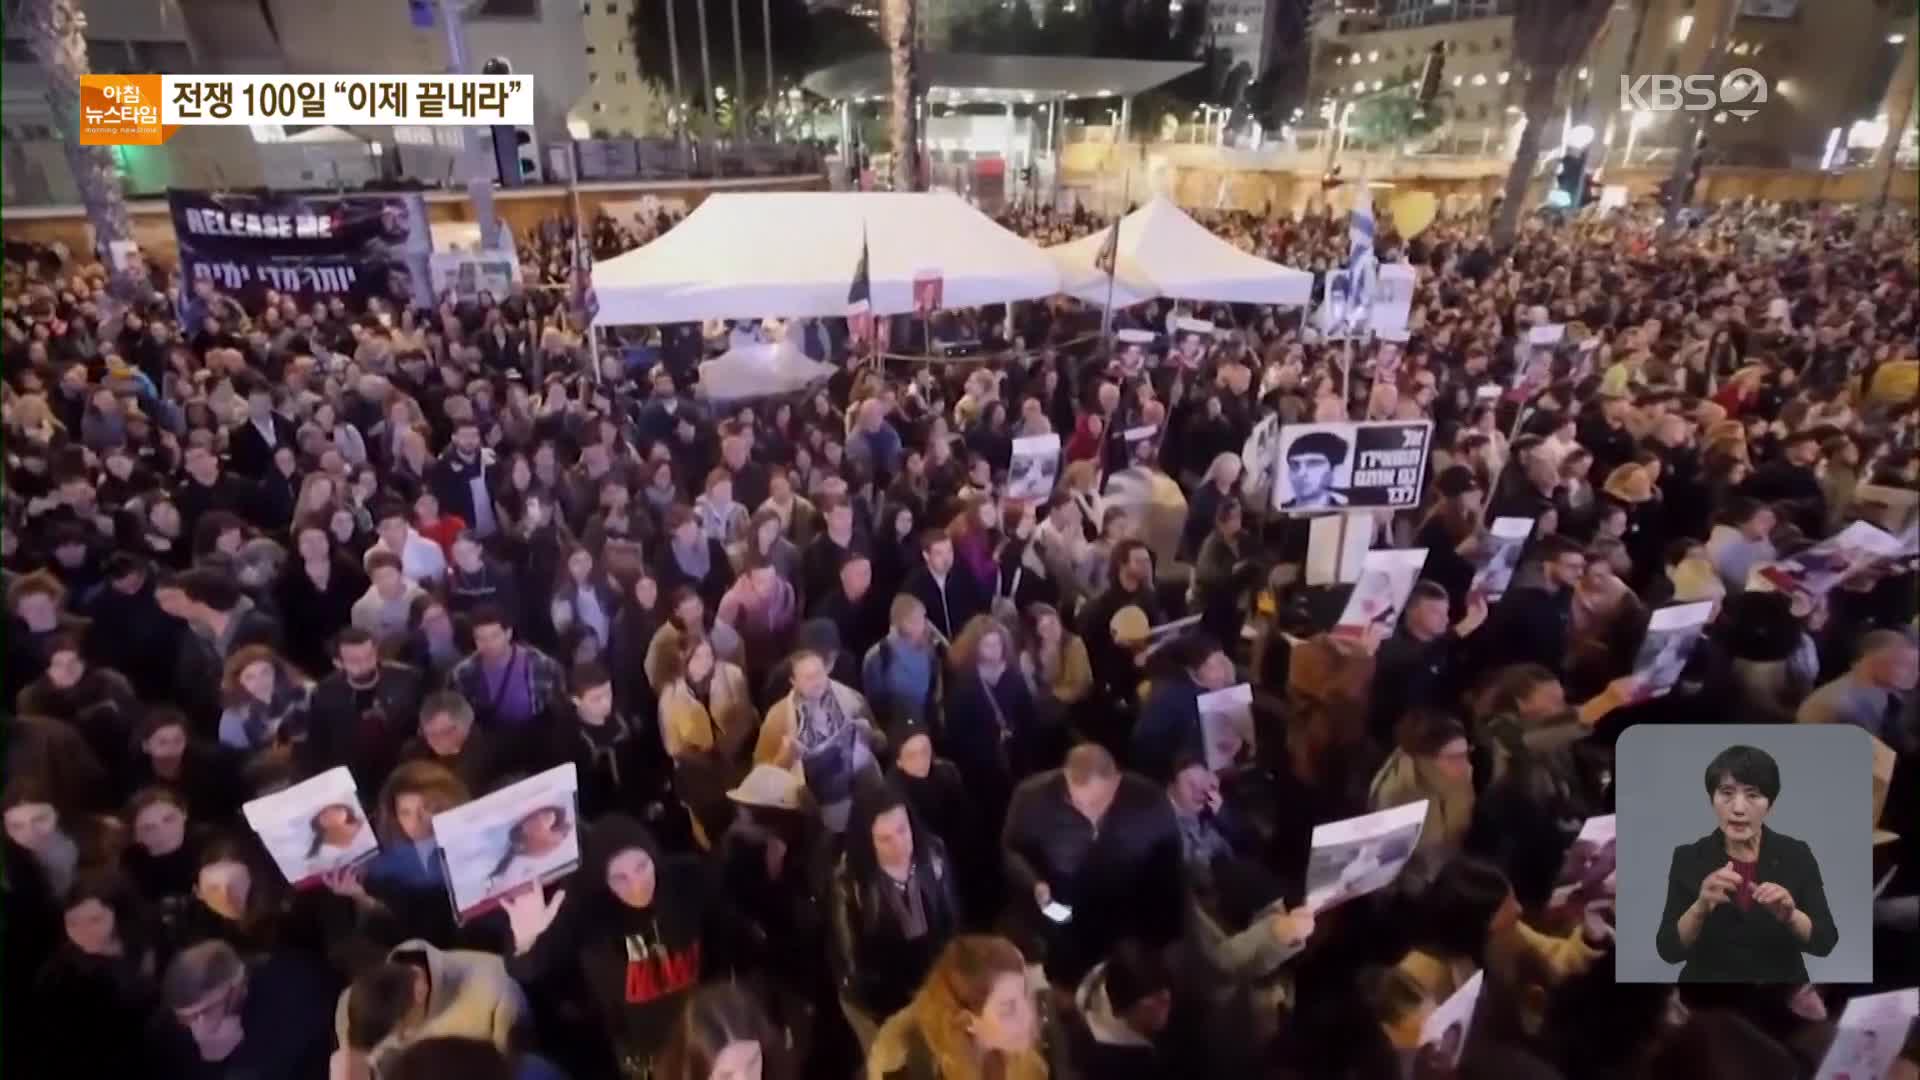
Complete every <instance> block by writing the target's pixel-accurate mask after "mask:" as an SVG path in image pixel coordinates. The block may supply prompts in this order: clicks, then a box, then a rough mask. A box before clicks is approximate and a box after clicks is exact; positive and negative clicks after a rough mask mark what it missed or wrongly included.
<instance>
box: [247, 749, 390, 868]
mask: <svg viewBox="0 0 1920 1080" xmlns="http://www.w3.org/2000/svg"><path fill="white" fill-rule="evenodd" d="M240 812H241V813H242V814H244V815H246V818H247V825H248V826H249V827H251V828H252V829H253V831H254V832H256V833H258V834H259V835H260V842H261V843H262V844H264V845H265V846H266V849H267V854H268V855H271V856H272V857H273V864H274V865H275V866H277V867H279V868H280V874H281V876H282V877H285V878H286V879H287V884H289V885H292V886H293V887H294V888H296V889H299V888H305V887H307V886H310V885H313V884H315V883H317V882H318V881H319V880H320V876H321V875H322V874H325V873H328V872H330V871H334V870H339V869H342V868H344V867H348V866H352V865H353V864H354V863H357V862H359V861H360V860H361V859H364V858H366V857H367V856H369V855H372V854H373V853H374V852H376V851H378V850H380V844H379V842H378V841H376V840H375V839H374V837H373V825H372V823H371V822H369V821H368V820H367V812H366V810H364V809H362V808H361V806H360V793H359V792H358V790H356V789H355V787H354V783H353V774H352V773H350V772H348V771H347V769H346V766H344V765H342V766H336V767H335V768H332V769H328V770H327V771H326V772H323V773H321V774H320V775H319V776H316V777H313V778H312V779H310V780H303V781H301V782H300V783H298V784H295V785H293V786H292V787H290V788H286V789H285V790H282V791H277V792H275V793H273V794H272V795H263V796H261V797H260V798H258V799H255V800H253V801H252V802H250V803H247V804H246V805H245V806H242V807H241V808H240Z"/></svg>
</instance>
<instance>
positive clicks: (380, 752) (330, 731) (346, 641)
mask: <svg viewBox="0 0 1920 1080" xmlns="http://www.w3.org/2000/svg"><path fill="white" fill-rule="evenodd" d="M333 664H334V672H333V674H331V675H329V676H327V677H326V678H324V679H322V680H320V682H319V684H318V685H316V686H315V687H314V688H313V697H312V698H311V700H310V702H309V704H308V711H307V741H306V746H305V760H306V767H307V770H308V771H309V772H313V773H318V772H324V771H325V770H327V769H331V768H333V767H334V766H336V765H345V766H346V767H347V768H348V770H349V771H351V772H352V773H353V778H354V780H355V781H356V782H358V783H359V785H360V790H362V791H378V790H380V785H381V784H382V783H383V782H384V781H385V780H386V778H387V774H388V773H390V772H392V771H393V767H394V765H396V764H398V763H399V761H400V751H401V748H402V747H403V746H405V745H406V742H407V739H408V738H409V737H411V736H412V735H413V733H414V730H415V721H414V718H415V717H416V716H417V715H418V714H419V711H420V699H421V697H422V696H423V695H424V694H425V693H426V685H425V680H424V679H423V678H422V677H421V675H420V672H419V671H417V670H415V669H414V668H411V667H409V666H407V665H406V664H397V663H393V662H392V661H386V660H382V659H380V645H379V643H378V642H376V641H375V640H374V639H373V635H372V634H369V633H367V632H366V631H365V630H362V629H360V628H358V627H354V626H349V627H347V628H346V629H344V630H342V631H340V633H339V634H338V635H336V636H335V637H334V641H333Z"/></svg>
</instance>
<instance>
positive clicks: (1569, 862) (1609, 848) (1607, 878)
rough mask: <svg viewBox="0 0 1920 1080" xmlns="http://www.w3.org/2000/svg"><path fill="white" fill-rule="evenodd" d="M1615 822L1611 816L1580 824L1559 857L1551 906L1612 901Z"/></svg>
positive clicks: (1598, 817)
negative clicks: (1570, 843)
mask: <svg viewBox="0 0 1920 1080" xmlns="http://www.w3.org/2000/svg"><path fill="white" fill-rule="evenodd" d="M1617 822H1618V819H1617V818H1616V817H1614V815H1612V814H1601V815H1598V816H1596V817H1590V818H1588V819H1587V820H1586V821H1585V822H1583V823H1582V824H1581V826H1580V835H1579V836H1577V837H1575V838H1574V841H1573V844H1572V846H1571V847H1569V848H1567V853H1566V855H1564V856H1563V857H1562V858H1561V862H1560V875H1559V876H1558V877H1557V878H1555V879H1554V883H1553V906H1554V907H1565V906H1568V905H1584V904H1588V903H1592V902H1594V901H1601V900H1605V901H1611V900H1612V899H1613V891H1614V859H1615V847H1616V844H1615V838H1616V836H1617V835H1618V832H1619V828H1618V825H1617Z"/></svg>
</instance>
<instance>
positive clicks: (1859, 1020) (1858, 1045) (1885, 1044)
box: [1814, 987, 1920, 1080]
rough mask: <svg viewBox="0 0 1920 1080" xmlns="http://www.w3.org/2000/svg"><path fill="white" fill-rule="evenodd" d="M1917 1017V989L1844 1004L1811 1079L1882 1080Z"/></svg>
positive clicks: (1919, 1014)
mask: <svg viewBox="0 0 1920 1080" xmlns="http://www.w3.org/2000/svg"><path fill="white" fill-rule="evenodd" d="M1916 1017H1920V989H1915V988H1913V987H1908V988H1906V989H1905V990H1890V991H1888V992H1886V993H1884V994H1867V995H1865V996H1863V997H1857V998H1854V999H1852V1000H1851V1001H1849V1002H1847V1007H1846V1008H1845V1009H1844V1010H1842V1011H1841V1013H1840V1023H1839V1024H1838V1025H1837V1026H1836V1027H1835V1028H1834V1032H1833V1041H1832V1042H1831V1043H1829V1044H1827V1053H1826V1056H1825V1057H1822V1058H1821V1059H1820V1070H1819V1071H1818V1072H1816V1073H1815V1074H1814V1080H1885V1078H1886V1077H1888V1076H1889V1075H1891V1074H1892V1072H1893V1064H1894V1062H1895V1061H1896V1060H1898V1059H1899V1057H1900V1051H1901V1049H1902V1048H1904V1047H1905V1046H1906V1042H1907V1033H1908V1031H1909V1030H1910V1029H1911V1028H1912V1027H1913V1021H1914V1019H1915V1018H1916Z"/></svg>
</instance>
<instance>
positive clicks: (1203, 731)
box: [1200, 683, 1254, 772]
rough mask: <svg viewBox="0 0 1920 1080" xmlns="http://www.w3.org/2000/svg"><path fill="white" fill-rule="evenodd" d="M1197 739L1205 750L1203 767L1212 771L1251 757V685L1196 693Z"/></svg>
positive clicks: (1252, 746) (1242, 684) (1252, 748)
mask: <svg viewBox="0 0 1920 1080" xmlns="http://www.w3.org/2000/svg"><path fill="white" fill-rule="evenodd" d="M1200 738H1201V740H1202V742H1203V743H1204V745H1205V747H1206V751H1207V768H1209V769H1212V770H1213V771H1214V772H1219V771H1220V770H1222V769H1226V768H1229V767H1231V766H1233V765H1234V764H1236V763H1237V762H1239V761H1241V760H1243V759H1245V758H1247V757H1251V756H1252V754H1253V750H1254V745H1253V685H1252V684H1251V683H1241V684H1239V685H1238V686H1229V687H1227V688H1226V689H1224V690H1213V691H1209V692H1208V693H1205V694H1201V695H1200Z"/></svg>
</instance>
